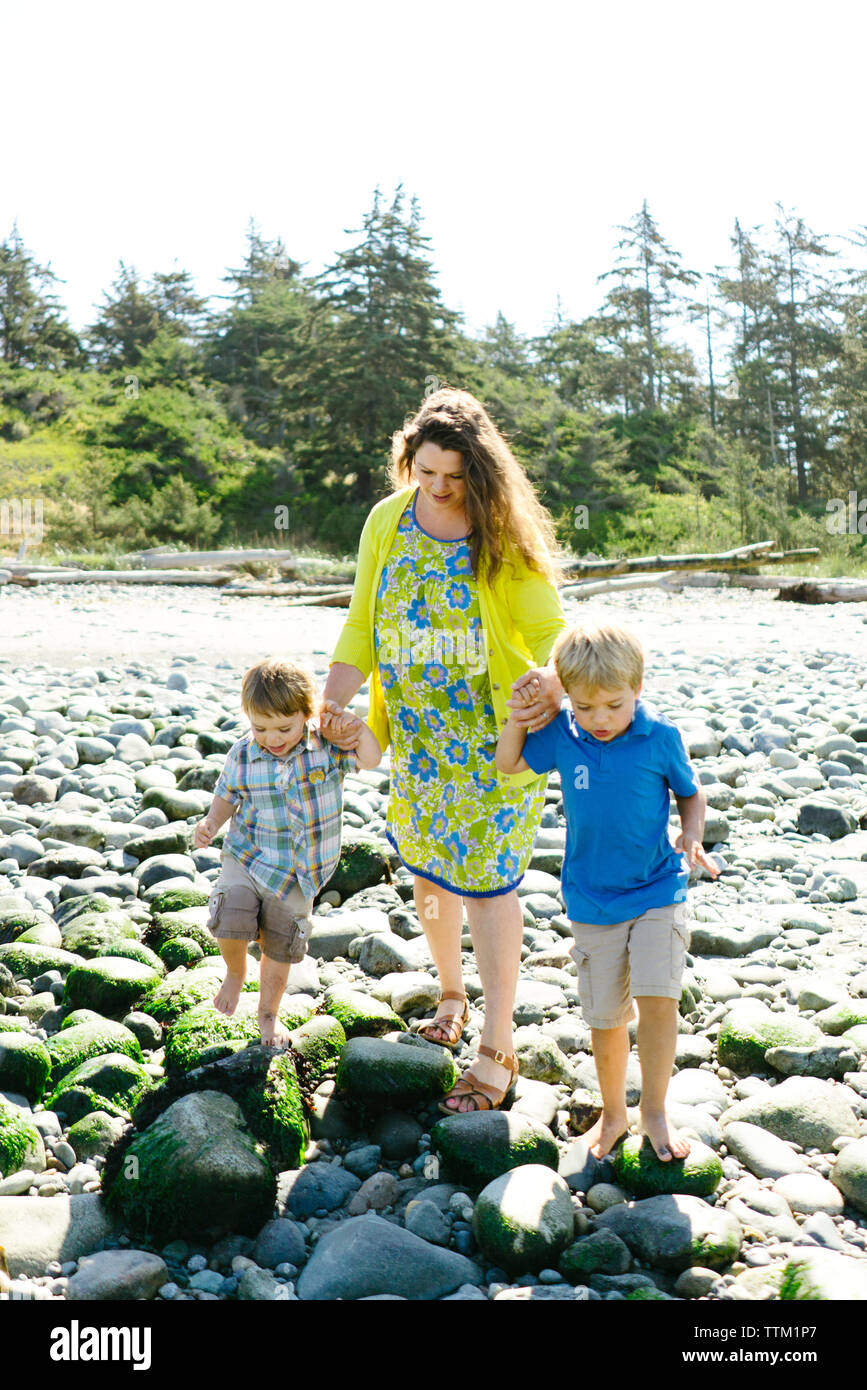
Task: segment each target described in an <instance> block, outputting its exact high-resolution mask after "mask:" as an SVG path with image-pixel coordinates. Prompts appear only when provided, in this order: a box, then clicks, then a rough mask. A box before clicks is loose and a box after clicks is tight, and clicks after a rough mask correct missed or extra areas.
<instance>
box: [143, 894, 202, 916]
mask: <svg viewBox="0 0 867 1390" xmlns="http://www.w3.org/2000/svg"><path fill="white" fill-rule="evenodd" d="M207 904H208V894H207V893H203V892H202V891H201V889H199V888H167V889H166V891H165V892H164V893H158V894H157V896H156V897H155V898H152V899H151V905H150V906H151V912H152V913H153V915H154V916H155V917H161V916H163V915H164V914H167V913H172V912H183V911H184V910H185V909H186V908H188V907H207Z"/></svg>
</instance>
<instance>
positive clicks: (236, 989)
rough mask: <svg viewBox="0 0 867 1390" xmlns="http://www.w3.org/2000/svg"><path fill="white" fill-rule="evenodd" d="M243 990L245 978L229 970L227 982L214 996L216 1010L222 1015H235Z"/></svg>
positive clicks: (225, 981) (224, 982)
mask: <svg viewBox="0 0 867 1390" xmlns="http://www.w3.org/2000/svg"><path fill="white" fill-rule="evenodd" d="M243 988H244V976H243V975H235V974H233V973H232V971H231V970H227V971H226V978H225V980H224V981H223V983H222V984H221V985H220V988H219V989H218V990H217V993H216V994H215V995H214V1008H215V1009H218V1010H219V1012H220V1013H221V1014H233V1013H234V1012H235V1010H236V1009H237V1007H238V1000H239V999H240V997H241V990H242V989H243Z"/></svg>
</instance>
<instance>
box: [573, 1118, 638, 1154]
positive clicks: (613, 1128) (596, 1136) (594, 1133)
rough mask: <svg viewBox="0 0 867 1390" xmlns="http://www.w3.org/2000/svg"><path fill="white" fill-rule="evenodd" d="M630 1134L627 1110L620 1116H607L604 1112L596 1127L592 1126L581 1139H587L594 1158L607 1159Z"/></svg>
mask: <svg viewBox="0 0 867 1390" xmlns="http://www.w3.org/2000/svg"><path fill="white" fill-rule="evenodd" d="M628 1132H629V1119H628V1117H627V1114H626V1111H625V1110H624V1111H623V1112H622V1113H621V1114H618V1115H607V1114H605V1113H604V1112H603V1113H602V1115H601V1116H600V1117H599V1119H598V1120H597V1121H596V1123H595V1125H591V1127H590V1129H588V1130H587V1132H586V1133H585V1134H582V1135H581V1138H582V1139H586V1141H587V1143H588V1144H589V1146H590V1152H591V1153H592V1155H593V1157H594V1158H605V1157H606V1156H607V1155H608V1154H610V1153H611V1150H612V1149H614V1148H616V1147H617V1145H618V1144H619V1142H620V1140H621V1139H625V1138H626V1135H627V1133H628Z"/></svg>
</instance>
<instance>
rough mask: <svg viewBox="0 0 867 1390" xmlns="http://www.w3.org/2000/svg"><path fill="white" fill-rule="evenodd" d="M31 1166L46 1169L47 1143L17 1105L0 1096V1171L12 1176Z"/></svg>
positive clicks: (38, 1170) (36, 1170)
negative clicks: (45, 1143)
mask: <svg viewBox="0 0 867 1390" xmlns="http://www.w3.org/2000/svg"><path fill="white" fill-rule="evenodd" d="M23 1168H29V1169H30V1170H31V1171H32V1172H34V1173H41V1172H42V1171H43V1170H44V1168H45V1145H44V1143H43V1142H42V1135H41V1134H40V1133H39V1130H38V1129H37V1128H36V1126H35V1125H34V1124H33V1123H32V1122H31V1121H30V1120H28V1119H27V1117H26V1116H25V1115H24V1114H23V1112H22V1111H21V1110H19V1109H18V1108H17V1106H15V1105H10V1104H9V1103H8V1102H7V1101H5V1100H4V1099H3V1097H2V1096H0V1173H2V1174H3V1176H4V1178H8V1177H10V1176H11V1174H12V1173H20V1172H21V1170H22V1169H23Z"/></svg>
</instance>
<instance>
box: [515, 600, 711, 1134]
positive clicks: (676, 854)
mask: <svg viewBox="0 0 867 1390" xmlns="http://www.w3.org/2000/svg"><path fill="white" fill-rule="evenodd" d="M553 657H554V664H555V667H556V670H557V674H558V676H559V678H560V681H561V683H562V685H563V687H564V689H565V691H566V693H567V695H568V696H569V702H570V705H571V714H570V712H569V711H568V710H566V709H561V711H560V713H559V714H558V715H557V717H556V718H555V719H553V720H552V721H551V723H550V724H548V725H547V726H546V727H545V728H544V729H540V730H539V731H538V732H536V733H530V734H526V731H525V729H524V728H522V727H521V726H520V725H518V724H516V723H515V716H514V711H515V706H514V705H513V708H512V713H511V714H510V716H509V720H508V722H507V723H506V725H505V726H504V728H503V731H502V733H501V735H500V739H499V742H498V744H497V757H496V761H497V767H498V768H499V769H500V771H501V772H523V771H525V770H526V769H528V768H532V770H533V771H534V772H540V773H541V772H550V771H551V770H552V769H553V768H557V770H558V771H559V773H560V782H561V787H562V791H563V805H564V809H565V815H566V850H565V855H564V859H563V876H562V885H563V900H564V902H565V904H566V911H567V912H568V914H569V917H570V920H571V926H572V933H573V935H574V938H575V944H574V946H573V948H572V955H573V957H574V959H575V961H576V964H577V966H578V987H579V994H580V997H581V1006H582V1009H583V1012H584V1017H585V1019H586V1021H587V1023H589V1025H590V1030H591V1035H592V1039H593V1056H594V1059H595V1062H596V1072H597V1075H598V1078H599V1089H600V1091H601V1093H602V1103H603V1111H602V1116H601V1118H600V1119H599V1120H598V1121H597V1123H596V1124H595V1125H594V1126H593V1127H592V1129H590V1130H589V1131H588V1132H587V1134H586V1135H585V1136H584V1137H585V1138H586V1139H587V1141H588V1144H589V1147H590V1152H591V1153H592V1154H593V1155H594V1156H595V1157H596V1158H603V1157H604V1156H605V1155H606V1154H608V1153H610V1152H611V1150H612V1149H613V1148H614V1147H615V1146H616V1145H617V1144H618V1143H620V1141H621V1140H622V1139H624V1138H625V1137H626V1132H627V1129H628V1118H627V1110H626V1063H627V1059H628V1056H629V1034H628V1031H627V1027H626V1025H627V1023H629V1021H630V1020H631V1019H632V1018H633V1017H634V1008H633V1002H632V1000H633V996H634V997H635V999H636V1001H637V1004H638V1057H639V1061H640V1063H641V1128H642V1130H643V1132H644V1133H645V1134H646V1135H647V1137H648V1139H649V1140H650V1142H651V1144H652V1145H653V1147H654V1149H655V1151H656V1153H657V1154H658V1156H659V1157H660V1158H661V1159H663V1160H665V1161H668V1160H670V1159H671V1158H683V1157H685V1155H686V1154H687V1153H689V1147H690V1146H689V1141H688V1139H686V1138H685V1137H684V1136H682V1135H680V1134H678V1133H677V1132H676V1131H674V1130H672V1129H670V1128H669V1125H668V1120H667V1117H666V1113H665V1096H666V1091H667V1090H668V1082H669V1078H670V1076H671V1071H672V1066H673V1064H674V1055H675V1048H676V1045H677V1018H678V1004H679V1001H680V995H681V977H682V974H683V965H684V956H685V953H686V950H687V947H688V945H689V927H688V925H687V922H686V889H687V882H688V878H689V868H693V867H694V866H695V865H696V864H701V865H703V867H704V868H706V869H707V870H708V872H709V873H710V874H711V876H712V877H716V875H717V874H718V873H719V870H718V868H717V866H716V865H715V864H714V862H713V860H711V859H710V858H709V857H708V856H707V855H706V854H705V852H704V849H703V848H702V832H703V830H704V816H705V806H706V802H705V798H704V793H703V792H702V790H701V786H700V783H699V781H698V778H697V776H696V774H695V771H694V769H693V767H692V765H691V764H690V761H689V757H688V755H687V752H686V749H685V747H684V743H683V739H682V737H681V734H680V732H679V730H678V728H677V726H676V725H675V724H673V723H672V721H671V720H670V719H668V718H666V716H665V715H663V714H660V713H659V711H657V710H656V709H654V707H653V706H652V705H650V704H648V703H646V702H645V701H644V700H640V699H639V698H638V697H639V695H640V693H641V688H642V683H643V679H644V654H643V651H642V648H641V644H640V642H639V641H638V638H637V637H636V636H635V635H634V633H632V632H629V631H628V630H626V629H625V628H621V627H618V626H616V625H615V624H613V623H609V624H606V625H604V626H593V627H590V626H587V627H579V628H573V629H571V630H567V631H566V632H564V633H562V634H561V636H560V637H559V638H558V640H557V643H556V645H555V647H554V652H553ZM519 698H520V699H521V702H522V703H525V704H529V703H531V701H532V699H533V698H534V697H533V694H532V691H531V690H524V691H521V692H519ZM669 788H670V789H671V791H672V792H673V793H674V797H675V800H676V802H677V809H678V811H679V813H680V824H681V832H680V834H679V835H678V837H677V839H676V841H675V844H674V846H672V844H671V841H670V839H669V835H668V812H669V804H670V800H669ZM682 855H683V856H684V857H685V858H686V861H687V865H688V866H689V868H685V867H684V864H683V859H682V857H681V856H682Z"/></svg>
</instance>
